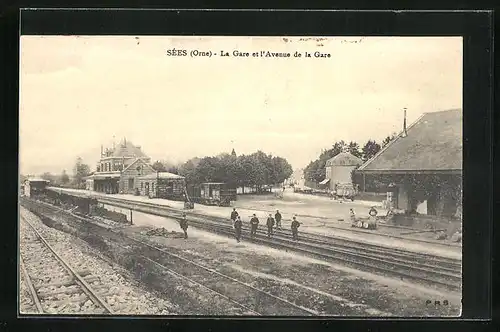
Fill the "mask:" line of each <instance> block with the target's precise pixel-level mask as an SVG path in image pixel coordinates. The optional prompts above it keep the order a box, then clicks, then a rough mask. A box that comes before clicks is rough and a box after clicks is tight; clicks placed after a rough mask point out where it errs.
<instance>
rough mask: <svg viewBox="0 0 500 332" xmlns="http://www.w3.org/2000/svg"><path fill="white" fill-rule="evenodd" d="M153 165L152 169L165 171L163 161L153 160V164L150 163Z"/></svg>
mask: <svg viewBox="0 0 500 332" xmlns="http://www.w3.org/2000/svg"><path fill="white" fill-rule="evenodd" d="M151 166H152V167H153V169H154V170H155V171H157V172H166V171H167V170H166V168H165V165H163V163H162V162H161V161H159V160H157V161H155V162H154V163H153V165H151Z"/></svg>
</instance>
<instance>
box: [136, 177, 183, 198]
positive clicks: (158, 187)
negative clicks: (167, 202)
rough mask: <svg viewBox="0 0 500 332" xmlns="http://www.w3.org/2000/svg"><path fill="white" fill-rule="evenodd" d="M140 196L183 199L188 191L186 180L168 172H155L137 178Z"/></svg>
mask: <svg viewBox="0 0 500 332" xmlns="http://www.w3.org/2000/svg"><path fill="white" fill-rule="evenodd" d="M137 187H138V188H139V193H140V195H144V196H149V197H157V198H167V199H181V198H183V194H184V193H185V190H186V180H185V178H184V177H183V176H180V175H177V174H172V173H168V172H154V173H151V174H148V175H145V176H141V177H138V178H137Z"/></svg>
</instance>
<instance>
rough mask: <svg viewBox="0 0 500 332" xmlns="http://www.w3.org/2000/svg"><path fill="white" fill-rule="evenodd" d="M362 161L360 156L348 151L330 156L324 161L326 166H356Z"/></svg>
mask: <svg viewBox="0 0 500 332" xmlns="http://www.w3.org/2000/svg"><path fill="white" fill-rule="evenodd" d="M362 163H363V160H361V158H358V157H356V156H355V155H353V154H351V153H349V152H341V153H339V154H338V155H336V156H335V157H332V158H330V159H328V160H327V161H326V166H358V165H361V164H362Z"/></svg>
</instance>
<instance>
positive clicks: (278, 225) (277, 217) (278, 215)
mask: <svg viewBox="0 0 500 332" xmlns="http://www.w3.org/2000/svg"><path fill="white" fill-rule="evenodd" d="M274 220H275V221H276V229H279V230H280V231H281V230H282V228H281V213H280V211H279V210H276V214H275V215H274Z"/></svg>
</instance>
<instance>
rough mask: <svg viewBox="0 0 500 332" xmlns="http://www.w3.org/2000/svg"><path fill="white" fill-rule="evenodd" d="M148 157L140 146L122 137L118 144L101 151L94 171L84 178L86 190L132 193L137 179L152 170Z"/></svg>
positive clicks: (135, 187)
mask: <svg viewBox="0 0 500 332" xmlns="http://www.w3.org/2000/svg"><path fill="white" fill-rule="evenodd" d="M150 163H151V158H150V157H148V156H147V155H146V154H145V153H144V152H143V151H142V150H141V147H140V146H136V145H134V144H133V143H132V142H130V141H127V140H126V139H123V140H122V141H121V142H120V143H119V144H118V146H113V147H112V148H108V149H106V150H105V151H103V149H102V147H101V158H100V160H99V162H98V163H97V166H96V171H95V172H94V173H93V174H92V175H91V176H89V177H87V178H86V188H87V190H94V191H99V192H104V193H108V194H117V193H126V194H134V193H135V192H136V189H137V188H138V187H137V179H138V178H139V177H141V176H144V175H148V174H151V173H153V172H154V169H153V167H152V166H151V165H150Z"/></svg>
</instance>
